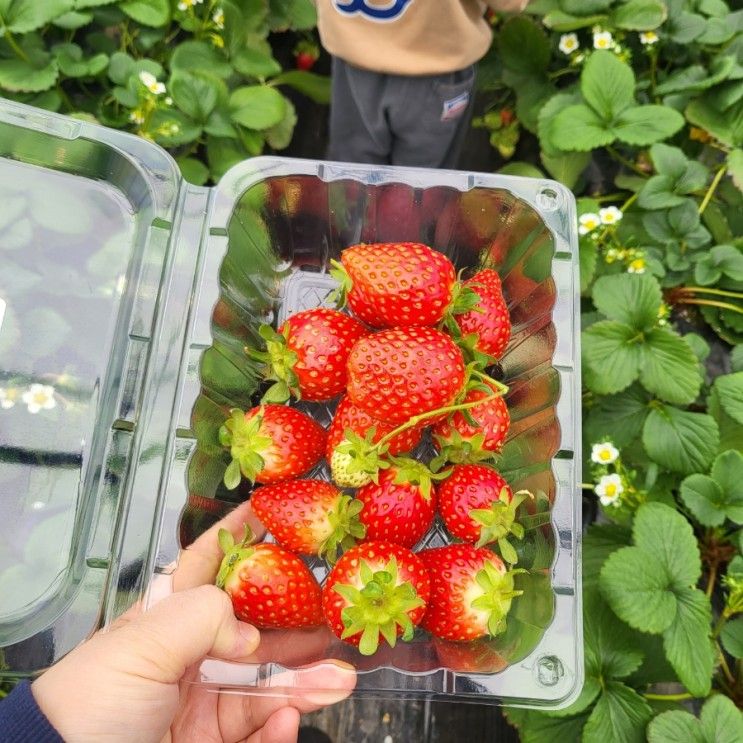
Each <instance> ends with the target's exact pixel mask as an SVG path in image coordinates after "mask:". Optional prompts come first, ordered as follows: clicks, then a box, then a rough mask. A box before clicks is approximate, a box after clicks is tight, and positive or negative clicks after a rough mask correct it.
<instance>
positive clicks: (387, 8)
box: [333, 0, 413, 22]
mask: <svg viewBox="0 0 743 743" xmlns="http://www.w3.org/2000/svg"><path fill="white" fill-rule="evenodd" d="M412 2H413V0H391V1H390V2H388V3H387V5H382V6H375V5H368V4H367V0H346V1H345V2H343V0H334V2H333V4H334V5H335V9H336V10H337V11H338V12H339V13H345V14H346V15H354V14H356V13H361V14H362V15H364V16H366V17H367V18H368V19H369V20H372V21H380V22H384V21H395V20H397V19H398V18H399V17H400V16H401V15H402V14H403V13H404V12H405V11H406V10H407V9H408V6H409V5H410V4H411V3H412Z"/></svg>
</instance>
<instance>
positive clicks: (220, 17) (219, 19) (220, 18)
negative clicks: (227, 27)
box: [212, 8, 224, 31]
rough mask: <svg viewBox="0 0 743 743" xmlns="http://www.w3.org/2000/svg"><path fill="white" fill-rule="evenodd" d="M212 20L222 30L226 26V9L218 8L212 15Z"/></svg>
mask: <svg viewBox="0 0 743 743" xmlns="http://www.w3.org/2000/svg"><path fill="white" fill-rule="evenodd" d="M212 21H214V25H215V26H216V27H217V28H218V29H219V30H220V31H221V30H222V29H223V28H224V11H223V10H222V8H217V9H216V10H215V11H214V15H212Z"/></svg>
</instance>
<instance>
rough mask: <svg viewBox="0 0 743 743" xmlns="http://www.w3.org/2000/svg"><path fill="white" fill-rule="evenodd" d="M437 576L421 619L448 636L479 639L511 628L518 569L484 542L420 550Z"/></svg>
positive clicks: (435, 632)
mask: <svg viewBox="0 0 743 743" xmlns="http://www.w3.org/2000/svg"><path fill="white" fill-rule="evenodd" d="M418 557H420V558H421V560H422V561H423V563H424V564H425V566H426V567H427V568H428V573H429V575H430V577H431V597H430V599H429V602H428V608H427V609H426V613H425V615H424V617H423V620H422V622H421V624H422V626H423V627H424V628H425V629H427V630H428V631H429V632H430V633H431V634H432V635H434V636H435V637H439V638H441V639H443V640H458V641H464V640H467V641H469V640H476V639H478V638H479V637H485V636H486V635H491V636H495V635H498V634H500V633H501V632H503V631H504V630H505V629H506V615H507V614H508V611H509V609H510V608H511V601H512V600H513V599H514V598H515V597H516V596H520V595H521V594H522V593H523V591H516V590H514V580H513V578H514V575H515V574H517V573H520V572H524V571H523V570H506V566H505V565H504V564H503V561H502V560H501V559H500V558H499V557H498V556H497V555H495V554H493V553H492V552H490V551H489V550H487V549H485V548H483V547H473V546H472V545H471V544H450V545H448V546H446V547H436V548H435V549H429V550H423V551H422V552H419V553H418Z"/></svg>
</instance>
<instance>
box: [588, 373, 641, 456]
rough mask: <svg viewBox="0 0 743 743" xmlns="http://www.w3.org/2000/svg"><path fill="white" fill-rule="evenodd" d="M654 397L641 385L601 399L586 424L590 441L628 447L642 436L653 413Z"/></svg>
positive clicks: (589, 414)
mask: <svg viewBox="0 0 743 743" xmlns="http://www.w3.org/2000/svg"><path fill="white" fill-rule="evenodd" d="M649 402H650V396H649V395H648V394H647V392H645V391H644V390H643V389H642V387H640V385H639V384H633V385H632V386H631V387H629V388H628V389H626V390H624V391H623V392H620V393H618V394H616V395H607V396H605V397H600V398H599V399H598V400H597V402H596V404H595V405H594V406H593V407H592V408H591V409H590V410H589V411H588V415H587V417H586V420H585V423H584V431H585V434H586V441H588V442H590V443H594V442H597V441H601V440H602V439H605V438H607V437H608V438H610V439H611V440H612V441H613V443H614V444H615V445H616V446H618V447H620V448H621V447H623V446H628V445H629V444H631V443H632V442H633V441H635V440H636V439H637V438H638V437H639V436H640V434H641V433H642V427H643V425H644V423H645V419H646V418H647V416H648V413H649V412H650V407H649V405H648V403H649Z"/></svg>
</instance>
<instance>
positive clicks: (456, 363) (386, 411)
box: [348, 326, 465, 423]
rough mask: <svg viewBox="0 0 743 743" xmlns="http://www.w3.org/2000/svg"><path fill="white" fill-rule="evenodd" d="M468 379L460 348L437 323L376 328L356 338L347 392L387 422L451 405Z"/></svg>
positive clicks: (405, 419)
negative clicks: (438, 328)
mask: <svg viewBox="0 0 743 743" xmlns="http://www.w3.org/2000/svg"><path fill="white" fill-rule="evenodd" d="M464 382H465V367H464V359H463V358H462V352H461V351H460V349H459V348H458V347H457V345H456V344H455V343H454V341H452V339H451V338H449V336H448V335H446V334H445V333H442V332H441V331H440V330H436V329H435V328H424V327H416V326H413V327H407V328H393V329H391V330H382V331H380V332H378V333H372V334H371V335H368V336H366V337H365V338H361V339H360V340H359V341H357V342H356V345H355V346H354V347H353V348H352V349H351V354H350V355H349V357H348V396H349V397H350V398H351V400H352V401H353V403H354V404H355V405H358V407H360V408H361V409H362V410H365V411H366V412H367V413H369V415H373V416H374V417H376V418H379V419H380V420H383V421H386V422H389V423H404V422H407V421H408V420H409V419H410V418H412V417H414V416H418V415H421V414H423V413H429V412H432V411H435V410H438V409H439V408H443V407H445V406H449V405H451V404H452V403H453V402H454V400H455V399H456V397H457V396H458V395H459V393H460V392H461V391H462V388H463V386H464ZM439 417H443V416H439ZM433 420H434V418H433V417H432V418H431V419H430V420H429V421H427V422H433Z"/></svg>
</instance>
